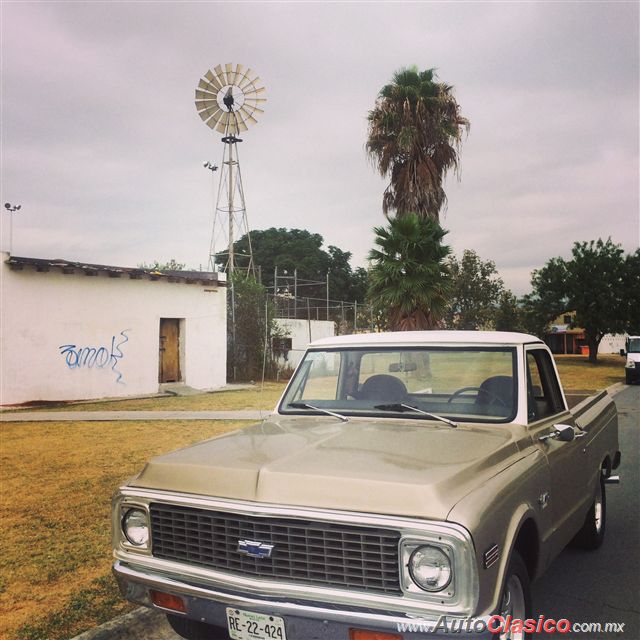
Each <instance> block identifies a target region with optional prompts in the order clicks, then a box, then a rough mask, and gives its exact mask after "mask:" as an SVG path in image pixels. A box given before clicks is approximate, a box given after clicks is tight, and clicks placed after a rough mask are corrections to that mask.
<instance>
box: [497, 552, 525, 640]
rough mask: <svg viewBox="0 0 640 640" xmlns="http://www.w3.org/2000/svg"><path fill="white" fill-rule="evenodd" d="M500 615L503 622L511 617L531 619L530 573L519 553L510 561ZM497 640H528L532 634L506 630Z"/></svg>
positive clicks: (512, 556)
mask: <svg viewBox="0 0 640 640" xmlns="http://www.w3.org/2000/svg"><path fill="white" fill-rule="evenodd" d="M498 615H499V616H501V617H502V619H503V621H504V620H506V619H507V617H508V616H511V619H512V620H528V619H529V618H531V586H530V582H529V572H528V571H527V567H526V565H525V564H524V561H523V560H522V558H521V557H520V554H519V553H518V552H517V551H515V550H514V551H513V552H512V554H511V559H510V560H509V568H508V569H507V576H506V578H505V581H504V587H503V589H502V599H501V601H500V609H499V611H498ZM494 638H495V640H527V638H531V634H529V633H525V632H524V631H523V630H520V631H513V630H510V629H506V630H505V631H503V632H502V633H497V634H496V635H494Z"/></svg>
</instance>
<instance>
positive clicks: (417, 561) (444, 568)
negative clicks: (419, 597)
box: [409, 545, 452, 591]
mask: <svg viewBox="0 0 640 640" xmlns="http://www.w3.org/2000/svg"><path fill="white" fill-rule="evenodd" d="M451 573H452V571H451V561H450V560H449V556H447V554H446V553H445V552H444V551H442V550H441V549H438V548H437V547H431V546H429V545H425V546H423V547H418V548H417V549H416V550H415V551H414V552H413V553H412V554H411V557H410V558H409V574H410V575H411V579H412V580H413V581H414V582H415V583H416V584H417V585H418V586H419V587H420V588H421V589H424V590H425V591H442V590H443V589H444V588H445V587H446V586H447V585H448V584H449V583H450V582H451Z"/></svg>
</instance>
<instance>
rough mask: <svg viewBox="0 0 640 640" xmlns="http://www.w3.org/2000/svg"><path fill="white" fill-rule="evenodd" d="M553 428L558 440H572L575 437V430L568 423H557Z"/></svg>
mask: <svg viewBox="0 0 640 640" xmlns="http://www.w3.org/2000/svg"><path fill="white" fill-rule="evenodd" d="M555 430H556V433H557V434H558V440H560V442H572V441H573V439H574V438H575V437H576V432H575V431H574V430H573V427H572V426H571V425H570V424H557V425H556V426H555Z"/></svg>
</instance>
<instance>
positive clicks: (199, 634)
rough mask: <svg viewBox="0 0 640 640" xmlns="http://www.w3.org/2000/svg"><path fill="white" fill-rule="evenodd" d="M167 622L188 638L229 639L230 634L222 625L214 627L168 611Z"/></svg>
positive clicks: (194, 639)
mask: <svg viewBox="0 0 640 640" xmlns="http://www.w3.org/2000/svg"><path fill="white" fill-rule="evenodd" d="M167 622H168V623H169V624H170V625H171V628H172V629H173V630H174V631H175V632H176V633H177V634H178V635H179V636H182V637H183V638H186V640H229V634H228V633H227V630H226V629H223V628H222V627H214V626H212V625H210V624H205V623H204V622H198V621H197V620H189V618H183V617H182V616H176V615H173V614H171V613H167Z"/></svg>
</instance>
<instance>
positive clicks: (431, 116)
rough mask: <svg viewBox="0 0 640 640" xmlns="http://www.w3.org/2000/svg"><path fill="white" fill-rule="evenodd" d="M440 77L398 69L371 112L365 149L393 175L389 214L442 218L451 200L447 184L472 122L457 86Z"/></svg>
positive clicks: (387, 197) (387, 195)
mask: <svg viewBox="0 0 640 640" xmlns="http://www.w3.org/2000/svg"><path fill="white" fill-rule="evenodd" d="M436 78H437V76H436V73H435V69H427V70H426V71H419V70H418V68H417V67H415V66H414V67H409V68H403V69H400V70H399V71H396V73H395V74H394V76H393V81H392V82H391V83H390V84H387V85H385V86H384V87H383V88H382V89H381V91H380V93H379V94H378V99H377V100H376V104H375V107H374V108H373V110H372V111H370V112H369V116H368V119H369V131H368V139H367V143H366V149H367V152H368V154H369V157H370V159H371V160H372V162H373V163H374V165H375V167H376V168H377V169H378V171H379V172H380V174H381V175H382V176H383V177H387V176H388V177H389V178H390V182H389V186H388V187H387V188H386V190H385V192H384V195H383V198H382V210H383V212H384V213H385V215H388V214H389V213H390V212H392V211H395V213H396V215H397V216H398V217H402V216H404V215H407V214H408V213H410V212H415V213H417V214H418V215H419V216H420V217H423V218H427V217H430V218H434V219H435V220H438V219H439V215H440V211H441V209H442V208H443V206H444V205H445V204H446V199H447V198H446V195H445V192H444V188H443V186H442V183H443V180H444V177H445V175H446V173H447V171H448V170H449V169H454V170H456V171H457V169H458V166H459V151H460V144H461V141H462V135H463V132H464V131H467V132H468V130H469V121H468V120H467V119H466V118H465V117H464V116H462V115H461V113H460V106H459V105H458V103H457V101H456V99H455V97H454V95H453V87H452V86H450V85H447V84H445V83H444V82H438V81H437V79H436Z"/></svg>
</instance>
